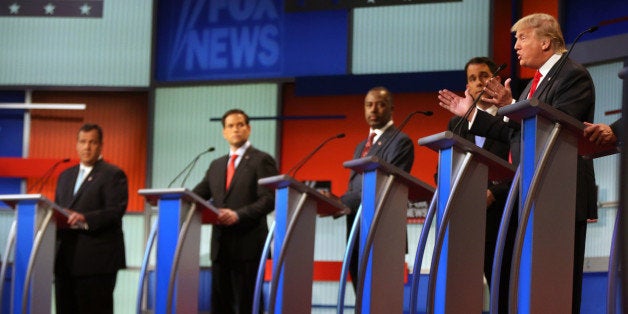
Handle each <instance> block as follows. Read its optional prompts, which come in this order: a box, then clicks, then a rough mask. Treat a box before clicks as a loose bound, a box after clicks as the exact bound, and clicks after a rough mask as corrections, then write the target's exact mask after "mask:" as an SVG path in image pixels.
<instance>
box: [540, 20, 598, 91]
mask: <svg viewBox="0 0 628 314" xmlns="http://www.w3.org/2000/svg"><path fill="white" fill-rule="evenodd" d="M598 28H600V27H599V26H597V25H595V26H591V27H589V28H587V29H586V30H584V31H583V32H582V33H580V34H578V36H576V39H574V40H573V43H572V44H571V47H569V50H567V53H564V54H563V56H561V57H560V60H558V65H557V66H556V70H555V71H552V72H550V73H548V74H547V84H546V85H545V86H543V89H541V90H540V91H539V92H538V96H536V97H535V98H537V99H541V95H543V93H544V92H545V91H546V90H550V89H551V87H552V85H553V84H554V81H555V80H554V78H555V77H556V76H558V73H560V70H562V69H563V66H565V63H567V58H568V57H569V54H570V53H571V51H572V50H573V47H575V46H576V43H577V42H578V40H579V39H580V37H582V36H583V35H584V34H586V33H593V32H595V31H597V30H598ZM535 94H536V93H535Z"/></svg>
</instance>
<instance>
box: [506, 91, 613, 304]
mask: <svg viewBox="0 0 628 314" xmlns="http://www.w3.org/2000/svg"><path fill="white" fill-rule="evenodd" d="M498 114H499V115H505V116H508V117H509V118H510V119H511V120H515V121H520V122H521V145H522V147H521V162H520V167H521V191H520V199H519V202H520V204H519V217H520V218H519V226H518V230H517V237H516V240H515V246H514V251H513V261H512V265H513V268H512V274H511V281H510V300H511V301H510V309H511V311H513V312H515V313H516V312H517V311H521V312H522V313H537V312H546V313H570V312H571V304H572V286H573V273H572V271H573V250H574V232H575V231H574V225H575V208H576V197H575V195H576V174H577V159H578V155H580V156H585V157H587V158H595V157H600V156H604V155H608V154H611V153H613V152H616V148H615V147H611V146H607V147H598V146H596V145H594V144H592V143H590V142H589V141H588V140H587V139H586V138H584V136H583V128H584V126H583V124H582V123H581V122H580V121H578V120H577V119H575V118H574V117H572V116H569V115H567V114H566V113H564V112H562V111H560V110H558V109H556V108H553V107H551V106H549V105H547V104H544V103H542V102H541V101H539V100H538V99H536V98H532V99H528V100H524V101H520V102H517V103H515V104H512V105H509V106H506V107H503V108H500V109H499V111H498Z"/></svg>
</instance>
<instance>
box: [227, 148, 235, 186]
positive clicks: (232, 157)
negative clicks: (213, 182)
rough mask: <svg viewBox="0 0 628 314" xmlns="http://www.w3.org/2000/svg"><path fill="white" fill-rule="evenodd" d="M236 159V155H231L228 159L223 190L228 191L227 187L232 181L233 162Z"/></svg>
mask: <svg viewBox="0 0 628 314" xmlns="http://www.w3.org/2000/svg"><path fill="white" fill-rule="evenodd" d="M237 158H238V155H236V154H233V155H231V158H230V159H229V165H228V166H227V182H226V184H225V189H229V185H231V179H233V174H234V173H235V161H236V159H237Z"/></svg>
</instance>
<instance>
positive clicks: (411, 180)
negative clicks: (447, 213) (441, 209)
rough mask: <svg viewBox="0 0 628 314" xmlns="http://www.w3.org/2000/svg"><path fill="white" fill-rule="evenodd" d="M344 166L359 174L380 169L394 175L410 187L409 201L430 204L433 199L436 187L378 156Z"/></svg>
mask: <svg viewBox="0 0 628 314" xmlns="http://www.w3.org/2000/svg"><path fill="white" fill-rule="evenodd" d="M342 165H343V166H344V167H345V168H350V169H352V170H353V171H355V172H358V173H362V172H365V171H372V170H376V169H378V170H381V171H383V172H385V173H387V174H390V175H394V176H395V177H397V178H398V179H399V180H400V181H401V182H402V183H403V184H405V185H407V186H408V199H409V200H411V201H427V202H428V203H429V202H430V200H431V199H432V195H434V187H432V186H431V185H429V184H427V183H425V182H423V181H421V180H419V179H417V178H415V177H413V176H412V175H411V174H409V173H407V172H405V171H403V170H401V169H399V168H398V167H396V166H394V165H391V164H390V163H388V162H386V161H385V160H383V159H382V158H380V157H378V156H368V157H364V158H358V159H353V160H349V161H345V162H344V163H343V164H342Z"/></svg>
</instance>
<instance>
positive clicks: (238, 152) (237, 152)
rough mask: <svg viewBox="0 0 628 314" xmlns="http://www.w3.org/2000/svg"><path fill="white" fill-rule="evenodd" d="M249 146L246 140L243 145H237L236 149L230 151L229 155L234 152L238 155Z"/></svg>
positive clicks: (249, 143)
mask: <svg viewBox="0 0 628 314" xmlns="http://www.w3.org/2000/svg"><path fill="white" fill-rule="evenodd" d="M249 147H251V142H249V141H246V143H244V145H242V146H240V147H238V149H236V150H235V151H230V152H229V156H231V155H233V154H236V155H238V156H242V155H244V152H246V150H247V149H248V148H249Z"/></svg>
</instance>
